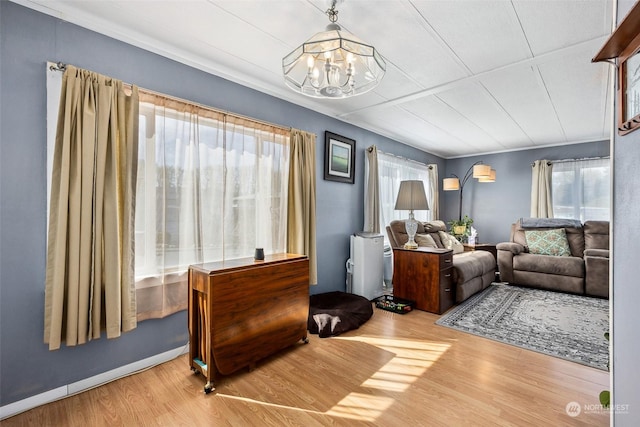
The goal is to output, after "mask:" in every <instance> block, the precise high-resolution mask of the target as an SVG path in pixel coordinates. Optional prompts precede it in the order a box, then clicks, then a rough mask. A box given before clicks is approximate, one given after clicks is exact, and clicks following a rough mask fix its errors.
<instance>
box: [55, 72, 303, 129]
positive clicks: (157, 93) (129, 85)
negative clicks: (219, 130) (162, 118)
mask: <svg viewBox="0 0 640 427" xmlns="http://www.w3.org/2000/svg"><path fill="white" fill-rule="evenodd" d="M48 64H50V65H49V69H50V70H51V71H66V70H67V64H65V63H64V62H51V61H48ZM123 84H124V85H125V86H126V87H128V88H131V86H132V84H131V83H124V82H123ZM138 90H139V91H141V92H146V93H147V94H149V95H155V96H159V97H162V98H166V99H169V100H171V101H178V102H182V103H184V104H188V105H191V106H194V107H198V108H204V109H207V110H211V111H215V112H216V113H220V114H225V115H230V116H235V117H238V118H240V119H245V120H250V121H252V122H255V123H260V124H262V125H267V126H273V127H276V128H280V129H283V130H287V131H289V132H290V131H291V130H292V128H291V127H287V126H282V125H279V124H275V123H270V122H267V121H265V120H260V119H256V118H253V117H249V116H244V115H242V114H238V113H233V112H231V111H226V110H221V109H219V108H215V107H211V106H209V105H204V104H200V103H197V102H194V101H189V100H186V99H183V98H178V97H176V96H172V95H167V94H166V93H161V92H156V91H153V90H150V89H145V88H141V87H139V88H138Z"/></svg>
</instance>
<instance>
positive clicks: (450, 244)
mask: <svg viewBox="0 0 640 427" xmlns="http://www.w3.org/2000/svg"><path fill="white" fill-rule="evenodd" d="M438 235H440V240H442V244H443V245H444V247H445V248H447V249H451V250H453V254H454V255H455V254H460V253H462V252H464V246H463V245H462V243H460V241H458V239H456V238H455V237H453V236H452V235H451V234H449V233H445V232H444V231H438Z"/></svg>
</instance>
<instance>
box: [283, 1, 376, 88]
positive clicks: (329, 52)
mask: <svg viewBox="0 0 640 427" xmlns="http://www.w3.org/2000/svg"><path fill="white" fill-rule="evenodd" d="M326 14H327V15H328V16H329V21H330V22H331V23H330V24H329V25H327V28H326V29H325V31H323V32H320V33H317V34H316V35H314V36H313V37H311V38H310V39H309V40H307V41H306V42H304V43H303V44H302V45H300V46H298V47H297V48H296V49H295V50H293V52H291V53H290V54H288V55H287V56H285V57H284V58H283V59H282V71H283V73H284V81H285V83H286V85H287V86H289V87H290V88H291V89H293V90H295V91H296V92H300V93H302V94H304V95H307V96H311V97H314V98H347V97H350V96H355V95H360V94H362V93H365V92H368V91H370V90H371V89H373V88H374V87H376V86H377V85H378V83H380V80H382V76H384V72H385V68H386V64H385V62H384V60H383V59H382V57H381V56H380V54H379V53H378V52H377V51H376V49H375V47H373V46H371V45H369V44H367V43H365V42H363V41H362V40H360V39H359V38H358V37H356V36H354V35H353V34H350V33H348V32H346V31H344V30H342V28H341V27H340V25H338V24H337V21H338V11H337V10H336V0H332V1H331V7H330V8H329V9H328V10H327V11H326Z"/></svg>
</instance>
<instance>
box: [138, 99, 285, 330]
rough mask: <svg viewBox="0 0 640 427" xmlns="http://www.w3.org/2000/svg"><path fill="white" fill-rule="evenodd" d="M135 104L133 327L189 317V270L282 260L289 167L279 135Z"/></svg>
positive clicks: (152, 103) (177, 107)
mask: <svg viewBox="0 0 640 427" xmlns="http://www.w3.org/2000/svg"><path fill="white" fill-rule="evenodd" d="M141 101H143V102H141V104H140V141H141V146H140V159H139V169H138V189H137V194H138V196H137V197H138V205H137V211H136V287H137V300H138V320H142V319H147V318H157V317H164V316H166V315H169V314H171V313H174V312H176V311H179V310H183V309H185V308H186V306H187V268H188V266H189V265H190V264H195V263H202V262H210V261H218V260H223V259H231V258H239V257H249V256H252V255H253V253H254V250H255V248H256V247H263V248H264V250H265V253H267V254H269V253H276V252H284V251H285V239H286V231H285V230H286V229H287V228H286V223H287V213H286V212H287V209H286V203H287V180H288V162H289V145H288V143H289V131H288V130H286V129H280V128H276V127H273V126H268V125H263V124H260V123H257V122H254V121H251V120H248V119H243V118H238V117H234V116H231V115H227V114H222V113H220V112H217V111H214V110H209V109H206V108H203V107H198V106H195V105H192V104H187V103H183V102H181V101H178V100H174V99H168V98H164V97H162V96H157V95H153V94H148V93H141ZM143 141H144V142H143ZM258 177H259V178H258Z"/></svg>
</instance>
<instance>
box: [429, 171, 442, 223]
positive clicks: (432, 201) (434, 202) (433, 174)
mask: <svg viewBox="0 0 640 427" xmlns="http://www.w3.org/2000/svg"><path fill="white" fill-rule="evenodd" d="M438 182H439V181H438V165H436V164H433V165H429V182H428V183H427V186H428V190H427V199H428V200H429V210H430V211H431V212H430V213H431V215H430V216H429V217H430V218H431V220H436V219H440V196H439V193H438Z"/></svg>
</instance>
